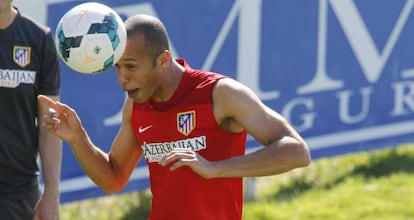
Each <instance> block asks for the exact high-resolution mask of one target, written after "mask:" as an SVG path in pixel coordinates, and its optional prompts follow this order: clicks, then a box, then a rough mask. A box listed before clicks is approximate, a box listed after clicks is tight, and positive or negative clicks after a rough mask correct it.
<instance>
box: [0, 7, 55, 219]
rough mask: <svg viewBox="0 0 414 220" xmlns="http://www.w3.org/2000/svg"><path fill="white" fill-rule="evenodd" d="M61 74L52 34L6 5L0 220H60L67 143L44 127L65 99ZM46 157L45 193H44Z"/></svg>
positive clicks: (0, 47)
mask: <svg viewBox="0 0 414 220" xmlns="http://www.w3.org/2000/svg"><path fill="white" fill-rule="evenodd" d="M59 88H60V70H59V62H58V58H57V54H56V49H55V46H54V43H53V38H52V35H51V32H50V30H49V29H48V28H46V27H44V26H41V25H40V24H38V23H36V22H35V21H33V20H31V19H30V18H28V17H26V16H24V15H22V14H21V13H20V12H19V10H18V9H17V8H15V7H13V6H12V0H0V218H1V219H8V220H26V219H30V220H31V219H40V218H41V219H49V220H56V219H58V214H59V211H58V210H59V180H60V166H61V151H62V141H61V140H59V139H58V138H57V137H55V136H54V135H53V134H51V133H50V132H48V131H47V130H46V129H45V128H43V127H40V126H38V123H37V118H38V116H39V115H44V114H46V113H47V110H48V106H46V105H45V104H43V103H38V100H37V96H38V95H39V94H43V95H47V96H48V97H49V98H51V100H54V101H56V100H58V99H59ZM39 154H40V159H41V168H42V171H43V172H42V173H43V177H44V183H45V184H44V190H43V192H42V191H41V190H40V186H39V181H38V176H39V167H38V165H37V161H36V159H37V157H38V155H39Z"/></svg>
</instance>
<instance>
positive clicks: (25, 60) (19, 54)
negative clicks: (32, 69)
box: [13, 46, 31, 67]
mask: <svg viewBox="0 0 414 220" xmlns="http://www.w3.org/2000/svg"><path fill="white" fill-rule="evenodd" d="M30 51H31V48H30V47H23V46H14V47H13V61H14V62H15V63H16V64H17V65H19V66H21V67H25V66H27V65H29V64H30Z"/></svg>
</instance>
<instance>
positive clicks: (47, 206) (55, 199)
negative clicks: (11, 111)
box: [35, 96, 62, 219]
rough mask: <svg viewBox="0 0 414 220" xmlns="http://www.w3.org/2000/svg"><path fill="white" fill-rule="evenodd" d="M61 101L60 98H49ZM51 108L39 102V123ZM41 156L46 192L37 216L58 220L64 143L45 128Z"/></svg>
mask: <svg viewBox="0 0 414 220" xmlns="http://www.w3.org/2000/svg"><path fill="white" fill-rule="evenodd" d="M48 97H49V98H51V99H53V100H54V101H59V99H60V97H59V96H48ZM48 109H49V107H48V106H47V105H46V104H44V103H42V102H38V121H39V120H40V119H41V117H42V116H43V115H46V114H47V112H48ZM39 154H40V161H41V169H42V173H43V179H44V191H43V195H42V197H41V199H40V200H39V202H38V203H37V205H36V207H35V216H37V217H40V219H58V215H59V198H60V194H59V193H60V190H59V182H60V173H61V161H62V141H61V140H60V139H59V138H57V137H56V136H54V135H53V134H52V133H51V132H49V131H48V130H47V129H46V128H45V127H44V126H39Z"/></svg>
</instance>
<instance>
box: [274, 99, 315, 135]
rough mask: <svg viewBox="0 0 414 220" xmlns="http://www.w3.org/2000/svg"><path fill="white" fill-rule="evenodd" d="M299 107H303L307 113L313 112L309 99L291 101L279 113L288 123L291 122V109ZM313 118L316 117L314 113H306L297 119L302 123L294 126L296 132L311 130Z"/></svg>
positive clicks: (311, 101) (311, 102)
mask: <svg viewBox="0 0 414 220" xmlns="http://www.w3.org/2000/svg"><path fill="white" fill-rule="evenodd" d="M301 106H303V107H305V109H306V110H308V111H311V110H312V111H313V110H314V102H313V99H310V98H297V99H293V100H291V101H289V102H288V103H287V104H286V105H285V106H284V108H283V109H282V112H281V113H282V115H283V116H284V117H286V119H287V120H288V121H292V116H291V113H292V111H293V109H294V108H296V107H301ZM315 117H316V113H315V112H308V113H305V114H303V115H300V117H299V118H301V119H302V121H303V123H302V124H300V125H297V124H296V126H295V128H296V130H297V131H298V132H301V131H305V130H308V129H310V128H312V126H313V122H314V119H315Z"/></svg>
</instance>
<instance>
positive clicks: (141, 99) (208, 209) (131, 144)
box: [39, 15, 310, 220]
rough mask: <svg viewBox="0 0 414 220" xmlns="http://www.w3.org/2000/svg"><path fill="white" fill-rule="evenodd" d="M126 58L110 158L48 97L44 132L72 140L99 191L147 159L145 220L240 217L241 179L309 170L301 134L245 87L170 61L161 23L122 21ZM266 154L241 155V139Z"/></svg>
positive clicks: (115, 187)
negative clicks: (148, 195) (249, 140)
mask: <svg viewBox="0 0 414 220" xmlns="http://www.w3.org/2000/svg"><path fill="white" fill-rule="evenodd" d="M125 25H126V28H127V36H128V39H127V46H126V50H125V52H124V54H123V56H122V58H121V59H120V61H119V62H118V63H117V64H116V68H117V74H118V82H119V84H120V85H121V87H122V88H123V90H125V91H126V92H127V93H128V96H129V98H128V99H127V100H126V102H125V104H124V107H123V116H122V123H121V127H120V130H119V132H118V134H117V136H116V138H115V140H114V142H113V144H112V147H111V150H110V151H109V153H105V152H102V151H101V150H100V148H98V147H97V146H95V145H94V144H93V142H92V141H91V140H90V138H89V136H88V134H87V132H86V131H85V129H84V128H83V126H82V124H81V122H80V120H79V118H78V116H77V114H76V112H75V111H74V110H73V109H71V108H70V107H69V106H67V105H65V104H62V103H58V102H54V101H52V100H50V99H48V98H46V97H44V96H39V100H40V101H41V102H43V103H45V104H47V105H49V106H50V107H51V108H53V109H55V111H56V113H53V112H52V113H50V114H47V115H45V117H44V118H43V122H42V124H43V126H45V127H46V128H48V129H49V131H50V132H52V133H54V134H55V135H57V136H58V137H60V138H61V139H63V140H65V141H66V142H68V143H69V144H70V145H71V146H72V149H73V152H74V154H75V156H76V158H77V159H78V161H79V163H80V165H81V166H82V167H83V169H84V170H85V172H86V173H87V174H88V176H89V177H90V178H91V179H92V180H93V181H94V182H95V183H96V184H97V185H98V186H99V187H101V188H102V189H103V190H104V191H105V192H107V193H114V192H117V191H120V190H122V189H123V188H124V187H125V185H126V184H127V182H128V179H129V177H130V175H131V173H132V171H133V169H134V168H135V166H136V165H137V163H138V161H139V160H140V159H141V158H142V157H143V156H144V158H145V160H146V161H147V164H148V167H149V172H150V181H151V191H152V194H153V200H152V206H151V212H150V216H149V219H180V220H182V219H197V220H200V219H208V220H211V219H241V215H242V193H243V190H242V178H243V177H254V176H267V175H275V174H279V173H283V172H286V171H289V170H291V169H294V168H298V167H304V166H307V165H308V164H309V163H310V154H309V149H308V147H307V145H306V143H305V142H304V141H303V139H302V138H301V137H300V135H299V134H298V133H297V132H296V131H295V130H294V129H293V128H292V126H291V125H290V124H289V123H288V122H287V121H286V120H285V119H284V118H283V117H282V116H281V115H280V114H278V113H277V112H275V111H273V110H272V109H270V108H268V107H267V106H265V105H264V104H263V103H262V102H261V101H260V99H259V98H258V97H257V96H256V95H255V94H254V93H253V92H252V91H251V90H250V89H249V88H247V87H246V86H244V85H242V84H241V83H239V82H237V81H235V80H233V79H230V78H228V77H225V76H223V75H220V74H217V73H211V72H205V71H201V70H195V69H192V68H191V67H190V66H189V65H188V64H187V63H186V62H185V60H183V59H177V60H174V59H172V56H171V52H170V50H169V45H168V34H167V31H166V29H165V27H164V25H163V24H162V22H161V21H160V20H158V19H157V18H155V17H152V16H148V15H137V16H133V17H131V18H129V19H128V20H127V21H126V22H125ZM247 133H249V134H250V135H251V136H253V137H254V138H255V139H256V140H257V141H258V142H260V143H261V144H263V146H265V147H264V148H262V149H260V150H258V151H256V152H253V153H250V154H247V155H245V147H246V134H247Z"/></svg>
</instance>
